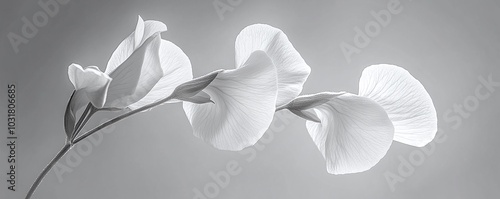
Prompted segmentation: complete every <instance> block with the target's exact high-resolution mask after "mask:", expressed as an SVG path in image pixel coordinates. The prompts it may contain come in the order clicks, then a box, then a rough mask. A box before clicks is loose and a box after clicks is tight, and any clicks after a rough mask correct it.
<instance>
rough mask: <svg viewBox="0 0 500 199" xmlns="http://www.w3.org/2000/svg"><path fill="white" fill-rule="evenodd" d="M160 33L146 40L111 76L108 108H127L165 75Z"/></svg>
mask: <svg viewBox="0 0 500 199" xmlns="http://www.w3.org/2000/svg"><path fill="white" fill-rule="evenodd" d="M160 45H161V39H160V35H159V34H156V35H155V36H152V37H150V38H148V40H146V42H145V43H144V45H141V47H139V48H138V49H137V50H136V51H135V52H134V53H133V54H132V55H131V56H130V57H129V58H128V59H127V60H126V61H125V62H123V64H121V65H120V66H119V67H118V68H117V69H116V70H114V71H113V72H112V73H111V74H109V76H110V77H111V78H113V81H111V84H110V85H109V91H108V99H107V100H106V104H105V105H104V106H105V107H107V108H125V107H127V106H129V105H131V104H133V103H135V102H137V101H139V100H140V99H142V98H143V97H144V96H146V94H148V93H149V92H150V91H151V89H152V88H153V87H154V86H155V85H156V83H157V82H158V80H160V78H161V77H163V69H162V67H161V65H160V57H159V49H160Z"/></svg>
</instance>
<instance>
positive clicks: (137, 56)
mask: <svg viewBox="0 0 500 199" xmlns="http://www.w3.org/2000/svg"><path fill="white" fill-rule="evenodd" d="M166 30H167V27H166V26H165V24H163V23H162V22H159V21H153V20H148V21H143V20H142V18H141V17H140V16H139V19H138V22H137V25H136V29H135V31H134V32H132V33H131V34H130V35H129V36H128V37H126V38H125V39H124V40H123V41H122V42H121V43H120V44H119V45H118V47H117V49H116V50H115V51H114V52H113V54H112V55H111V58H110V59H109V61H108V64H107V67H106V70H105V71H104V72H102V71H100V70H99V68H97V67H95V66H90V67H86V68H83V67H81V66H80V65H78V64H71V65H70V66H69V68H68V76H69V79H70V81H71V83H72V84H73V86H74V87H75V94H74V96H73V99H72V101H73V106H72V109H73V110H74V111H76V110H78V109H79V108H81V107H82V106H83V105H85V104H87V103H88V102H90V103H92V105H93V106H94V107H96V108H98V109H101V108H110V109H124V108H129V109H132V110H133V109H137V108H139V107H141V106H144V105H146V104H149V103H152V102H155V101H157V100H159V99H161V98H165V97H167V96H169V95H170V93H172V92H173V90H174V89H175V87H177V86H178V85H179V84H181V83H183V82H186V81H188V80H191V79H192V72H191V63H190V61H189V58H188V57H187V56H186V55H185V54H184V52H183V51H182V50H181V49H180V48H179V47H177V46H176V45H175V44H173V43H172V42H170V41H166V40H162V39H161V37H160V33H161V32H164V31H166Z"/></svg>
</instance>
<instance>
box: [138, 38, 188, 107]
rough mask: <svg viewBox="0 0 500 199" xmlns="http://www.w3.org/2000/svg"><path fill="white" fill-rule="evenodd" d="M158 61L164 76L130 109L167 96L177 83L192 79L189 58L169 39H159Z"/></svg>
mask: <svg viewBox="0 0 500 199" xmlns="http://www.w3.org/2000/svg"><path fill="white" fill-rule="evenodd" d="M160 63H161V67H162V70H163V74H164V76H163V77H162V78H161V79H160V80H159V81H158V83H156V85H155V86H154V87H153V88H152V89H151V91H150V92H149V93H148V94H147V95H146V96H145V97H144V98H142V99H141V100H139V101H138V102H136V103H134V104H132V105H130V106H129V108H130V109H132V110H133V109H137V108H140V107H142V106H144V105H147V104H150V103H153V102H155V101H157V100H160V99H163V98H165V97H168V96H169V95H170V94H171V93H172V92H173V91H174V89H175V88H176V87H177V86H178V85H180V84H182V83H184V82H187V81H189V80H191V79H193V73H192V70H191V62H190V61H189V58H188V57H187V56H186V54H184V52H183V51H182V50H181V49H180V48H179V47H178V46H176V45H175V44H173V43H172V42H170V41H166V40H162V41H161V46H160ZM169 102H173V101H169Z"/></svg>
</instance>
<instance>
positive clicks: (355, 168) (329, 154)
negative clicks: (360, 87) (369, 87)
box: [306, 93, 394, 174]
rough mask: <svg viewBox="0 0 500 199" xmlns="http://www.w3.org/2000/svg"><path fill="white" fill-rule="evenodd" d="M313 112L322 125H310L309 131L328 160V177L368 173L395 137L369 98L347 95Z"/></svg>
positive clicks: (379, 109) (379, 110) (381, 113)
mask: <svg viewBox="0 0 500 199" xmlns="http://www.w3.org/2000/svg"><path fill="white" fill-rule="evenodd" d="M313 110H314V111H315V112H316V114H317V116H318V118H319V119H320V120H321V123H316V122H312V121H307V122H306V127H307V130H308V131H309V134H310V135H311V137H312V139H313V140H314V143H316V145H317V146H318V149H319V150H320V151H321V153H322V154H323V157H324V158H325V159H326V165H327V170H328V172H329V173H332V174H347V173H357V172H362V171H366V170H368V169H370V168H371V167H373V166H374V165H375V164H377V163H378V162H379V161H380V159H382V157H384V156H385V154H386V153H387V150H389V147H390V146H391V143H392V138H393V136H394V127H393V125H392V123H391V120H390V119H389V117H388V116H387V113H386V112H385V111H384V109H383V108H382V107H381V106H380V105H378V104H377V103H376V102H375V101H373V100H371V99H369V98H365V97H361V96H357V95H353V94H348V93H346V94H343V95H340V96H338V97H336V98H333V99H332V100H330V101H329V102H327V103H325V104H322V105H320V106H317V107H316V108H313Z"/></svg>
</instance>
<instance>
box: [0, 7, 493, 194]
mask: <svg viewBox="0 0 500 199" xmlns="http://www.w3.org/2000/svg"><path fill="white" fill-rule="evenodd" d="M45 1H47V0H32V1H28V0H25V1H4V2H2V5H1V6H0V67H1V72H0V77H1V79H0V88H1V89H0V118H1V123H0V124H1V128H0V132H1V134H0V140H1V145H0V174H1V175H0V179H1V180H0V198H2V199H4V198H5V199H11V198H12V199H17V198H24V196H25V194H26V192H27V190H28V188H29V186H30V185H31V184H32V182H33V181H34V179H35V178H36V176H37V175H38V173H39V172H40V171H41V170H42V168H43V167H44V166H45V165H46V163H48V161H49V160H50V159H51V158H52V157H53V156H54V155H55V153H56V152H57V151H58V150H59V149H60V147H62V145H63V144H64V137H65V135H64V131H63V123H62V122H63V114H64V109H65V106H66V103H67V100H68V98H69V97H70V95H71V92H72V89H73V88H72V85H71V83H70V82H69V80H68V77H67V67H68V65H70V64H71V63H73V62H75V63H79V64H81V65H83V66H88V65H96V66H99V67H100V68H101V70H104V67H105V65H106V63H107V61H108V59H109V57H110V55H111V53H112V52H113V51H114V49H115V48H116V46H117V45H118V44H119V43H120V42H121V41H122V39H123V38H124V37H126V36H127V35H128V34H129V33H130V32H131V31H132V30H133V29H134V28H135V23H136V21H137V15H141V16H142V17H143V18H144V19H145V20H147V19H155V20H159V21H162V22H164V23H165V24H167V26H168V29H169V31H168V32H166V33H163V34H162V36H163V38H164V39H167V40H170V41H172V42H174V43H175V44H177V45H178V46H179V47H181V48H182V49H183V50H184V52H185V53H186V54H187V55H188V56H189V58H190V59H191V62H192V65H193V73H194V76H200V75H203V74H206V73H208V72H210V71H213V70H215V69H219V68H225V69H230V68H233V67H234V41H235V38H236V36H237V35H238V33H239V31H241V30H242V29H243V28H244V27H246V26H248V25H251V24H254V23H266V24H270V25H273V26H275V27H278V28H280V29H282V30H283V31H284V32H285V33H286V34H287V35H288V37H289V39H290V40H291V42H292V43H293V45H294V46H295V47H296V49H297V50H298V51H299V52H300V53H301V55H302V56H303V58H304V59H305V60H306V62H307V63H308V64H309V65H310V66H311V68H312V73H311V75H310V77H309V79H308V81H307V82H306V84H305V85H304V90H303V93H304V94H310V93H316V92H321V91H349V92H353V93H357V90H358V89H357V86H358V80H359V77H360V75H361V72H362V70H363V69H364V68H365V67H366V66H369V65H371V64H378V63H391V64H396V65H400V66H403V67H404V68H406V69H407V70H408V71H410V72H411V73H412V75H414V76H415V77H416V78H417V79H419V80H420V81H421V82H422V84H423V85H424V86H425V87H426V88H427V91H428V92H429V94H430V95H431V96H432V99H433V101H434V103H435V106H436V110H437V113H438V118H439V127H440V128H441V129H442V130H441V132H440V133H442V134H443V136H446V139H445V141H444V142H441V143H434V146H435V150H434V152H432V153H431V154H430V155H425V156H424V160H423V162H422V164H420V165H416V166H415V167H414V169H415V170H414V172H413V173H412V174H411V175H409V176H408V177H404V182H400V183H398V184H396V185H395V186H394V188H395V189H394V190H392V189H391V186H390V185H389V183H388V181H387V180H386V178H385V175H386V174H387V173H388V172H391V173H394V174H398V166H399V165H400V163H401V162H402V161H401V158H403V159H405V160H408V159H409V157H413V156H412V154H416V153H419V152H418V151H420V149H418V148H415V147H411V146H407V145H403V144H400V143H396V142H395V143H394V144H393V145H392V146H391V149H390V150H389V152H388V154H387V155H386V156H385V157H384V158H383V159H382V160H381V161H380V163H379V164H377V165H376V166H375V167H374V168H372V169H371V170H369V171H367V172H363V173H358V174H351V175H339V176H335V175H330V174H328V173H327V172H326V167H325V161H324V159H323V157H322V156H321V154H320V152H319V151H318V150H317V148H316V146H315V145H314V143H313V142H312V140H311V138H310V137H309V135H308V133H307V130H306V128H305V122H304V120H303V119H300V118H297V117H294V116H290V117H288V118H291V119H289V120H290V121H289V124H288V125H287V126H286V128H285V129H283V130H282V131H280V132H276V133H274V139H273V140H272V142H270V143H269V144H266V145H265V149H264V150H262V151H258V152H257V156H256V157H255V159H254V160H253V161H250V162H248V161H246V159H247V158H248V157H249V155H242V154H241V153H237V152H226V151H218V150H216V149H214V148H212V147H210V146H209V145H208V144H205V143H203V142H202V141H201V140H200V139H198V138H195V137H194V136H193V134H192V131H191V126H190V124H189V122H188V120H187V119H186V117H185V115H184V112H183V110H182V105H181V104H169V105H163V106H161V107H158V108H155V109H153V110H152V111H149V112H146V113H141V114H138V115H135V116H133V118H129V119H127V120H125V121H122V122H120V123H118V124H117V125H115V126H114V127H113V129H112V130H111V133H107V134H104V136H103V139H102V142H101V143H100V144H98V145H95V146H92V151H91V153H90V155H87V156H82V157H83V158H82V161H81V162H80V163H79V164H78V165H77V166H74V167H71V166H68V167H69V168H70V169H71V170H72V172H67V173H64V175H63V176H62V177H63V178H62V181H59V180H58V178H57V175H56V174H55V172H53V171H52V172H50V173H49V174H48V176H47V177H46V178H45V180H44V181H43V182H42V184H41V185H40V187H39V188H38V190H37V191H36V192H35V195H34V198H40V199H55V198H60V199H63V198H74V199H87V198H130V199H132V198H194V197H195V192H194V191H193V190H194V189H198V190H201V191H202V192H203V189H204V187H205V186H206V185H207V184H210V183H213V182H214V181H213V179H212V177H210V175H209V173H210V172H219V171H224V170H225V168H226V164H227V163H228V162H230V161H236V162H238V163H239V167H240V168H241V173H240V174H238V175H236V176H232V177H231V179H230V183H229V185H227V186H225V187H224V188H219V190H218V193H217V194H216V196H215V197H216V198H220V199H223V198H238V199H240V198H241V199H247V198H259V199H261V198H286V199H292V198H294V199H302V198H314V199H323V198H325V199H326V198H328V199H333V198H428V199H432V198H496V197H498V196H499V195H500V189H499V187H500V183H499V180H498V179H499V178H500V171H499V168H500V161H499V155H498V151H499V149H500V145H499V144H498V141H499V139H500V135H499V133H500V132H499V130H498V129H499V128H498V127H499V123H498V121H499V119H500V105H499V103H498V102H499V100H500V88H498V87H497V90H496V91H493V92H492V93H491V94H490V97H489V98H488V99H486V100H481V101H479V103H477V106H476V107H474V109H473V110H471V111H469V112H468V113H469V114H470V115H469V116H468V117H467V118H463V120H462V121H461V123H457V122H456V121H451V120H446V119H445V118H444V117H445V113H447V112H449V111H453V106H454V104H457V105H458V104H463V103H464V101H466V100H467V99H472V98H471V96H472V97H473V96H474V95H475V89H476V88H477V87H478V86H480V85H481V84H480V81H479V80H478V78H479V77H485V78H487V77H488V75H490V74H491V75H492V78H493V80H494V81H500V67H499V64H500V54H499V52H500V45H499V42H500V12H499V10H500V3H499V1H498V0H480V1H467V0H436V1H430V0H427V1H425V0H414V1H410V0H401V7H402V8H403V11H402V12H401V13H399V14H397V15H393V16H392V20H391V22H390V23H389V25H388V26H387V27H383V28H382V29H381V32H380V34H377V35H376V36H375V37H373V38H372V39H371V43H370V44H369V45H368V46H366V47H364V48H361V49H360V51H361V52H360V53H359V54H354V55H353V56H352V57H351V59H352V61H351V62H350V63H348V62H347V61H346V58H345V56H344V55H343V53H342V51H341V49H340V44H341V43H342V42H346V43H349V44H351V45H352V44H353V39H354V36H355V31H354V29H355V27H360V28H361V29H364V26H365V24H367V23H368V22H371V21H375V19H374V18H373V16H372V15H371V14H370V11H377V12H378V11H380V10H382V9H387V4H388V2H390V1H389V0H371V1H368V0H365V1H362V0H351V1H347V0H345V1H340V0H338V1H326V0H325V1H305V0H303V1H284V0H283V1H270V0H267V1H265V0H259V1H255V0H253V1H251V0H243V1H242V2H241V3H240V4H238V5H236V4H235V6H231V4H229V3H228V2H227V0H220V2H222V3H225V4H227V5H229V6H231V7H232V11H228V12H226V13H224V14H223V18H220V17H219V15H218V14H217V11H216V9H215V8H214V5H213V3H214V1H213V0H183V1H181V0H178V1H159V0H145V1H131V0H127V1H124V0H109V1H77V0H72V1H70V2H69V3H67V4H65V5H60V7H59V11H58V12H57V13H56V15H55V16H54V17H50V18H49V19H48V23H47V25H45V26H43V27H41V28H39V30H38V33H37V34H36V35H35V37H33V38H31V39H29V42H28V43H27V44H22V45H20V47H19V52H18V53H14V50H13V48H12V46H11V44H10V42H9V40H8V38H7V34H8V33H9V32H13V33H15V34H21V27H22V25H23V21H22V20H21V19H22V17H27V18H28V19H31V18H32V16H33V15H34V14H35V13H37V12H39V11H42V9H41V7H40V6H39V5H38V2H45ZM231 2H233V1H231ZM234 2H236V3H237V2H238V1H234ZM10 83H16V84H17V92H18V93H17V94H18V95H17V100H18V103H17V107H18V108H17V111H18V112H17V125H18V126H17V128H18V129H17V132H18V136H19V139H18V141H17V156H18V157H17V176H16V177H17V186H16V188H17V190H16V192H12V191H8V190H7V182H6V178H7V175H6V172H8V168H7V153H8V151H7V146H6V144H7V141H6V136H7V135H6V134H7V133H6V129H7V122H6V118H7V110H6V106H7V102H6V100H7V95H6V93H7V88H6V87H7V84H10ZM483 92H487V90H483ZM469 102H470V100H469ZM289 114H290V113H286V114H285V115H289ZM451 115H455V116H457V115H458V114H455V113H451ZM112 116H113V114H99V115H97V116H96V117H95V118H93V120H92V121H91V123H89V125H88V126H95V125H96V124H97V123H98V122H100V121H101V120H103V119H106V118H111V117H112ZM242 122H244V121H242ZM277 125H278V126H279V125H281V124H277ZM453 127H455V128H453ZM416 151H417V152H416ZM61 163H62V164H65V165H68V163H67V160H66V159H65V158H63V159H62V160H61ZM211 191H212V193H213V192H215V190H211Z"/></svg>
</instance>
